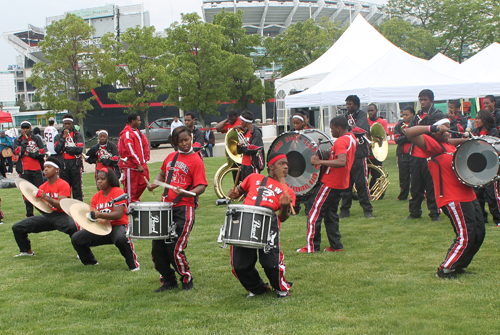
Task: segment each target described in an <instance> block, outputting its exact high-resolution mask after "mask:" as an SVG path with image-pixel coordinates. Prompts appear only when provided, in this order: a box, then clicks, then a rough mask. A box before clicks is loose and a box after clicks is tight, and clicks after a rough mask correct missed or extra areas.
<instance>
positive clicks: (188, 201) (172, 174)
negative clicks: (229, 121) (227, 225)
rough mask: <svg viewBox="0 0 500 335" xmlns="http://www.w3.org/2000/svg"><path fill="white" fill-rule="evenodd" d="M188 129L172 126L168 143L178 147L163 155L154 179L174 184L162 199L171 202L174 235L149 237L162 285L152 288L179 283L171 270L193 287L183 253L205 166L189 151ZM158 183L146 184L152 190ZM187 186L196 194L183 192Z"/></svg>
mask: <svg viewBox="0 0 500 335" xmlns="http://www.w3.org/2000/svg"><path fill="white" fill-rule="evenodd" d="M192 141H193V140H192V137H191V131H190V130H189V128H187V127H185V126H181V127H178V128H175V130H174V132H173V134H172V145H173V146H175V147H178V148H179V150H178V151H175V152H172V153H171V154H170V155H168V156H167V158H165V161H163V165H162V167H161V171H160V173H159V174H158V175H157V176H156V180H158V181H161V182H165V183H167V184H170V185H171V186H174V189H169V188H165V191H164V192H163V196H162V201H163V202H171V203H172V204H173V205H172V207H173V209H172V212H173V213H172V214H173V221H174V224H175V232H176V233H177V236H178V237H177V238H175V239H173V241H171V242H167V241H165V240H153V246H152V251H151V255H152V256H153V263H154V266H155V269H156V271H158V272H159V273H160V274H161V276H160V282H161V283H162V285H161V286H160V287H159V288H158V289H157V290H156V292H162V291H165V290H172V289H174V288H177V287H179V285H178V284H177V279H176V277H175V272H176V271H177V273H178V274H179V275H180V276H181V283H182V289H183V290H190V289H192V288H193V275H192V274H191V271H190V270H189V265H188V261H187V259H186V255H185V253H184V249H186V247H187V242H188V237H189V234H190V233H191V229H192V228H193V225H194V209H195V208H196V207H197V201H196V198H197V196H199V195H200V194H202V193H203V192H205V188H206V187H207V185H208V184H207V178H206V175H205V166H204V165H203V160H202V159H201V157H200V155H198V154H197V153H195V152H194V151H193V147H192V145H191V143H192ZM156 187H158V185H156V184H153V185H148V190H150V191H152V190H153V189H155V188H156ZM184 190H188V191H190V192H193V193H195V194H196V196H195V197H193V196H192V195H190V194H187V193H185V192H184Z"/></svg>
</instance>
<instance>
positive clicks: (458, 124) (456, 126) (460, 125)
mask: <svg viewBox="0 0 500 335" xmlns="http://www.w3.org/2000/svg"><path fill="white" fill-rule="evenodd" d="M449 119H450V130H454V131H459V132H461V133H463V132H464V131H465V129H466V128H467V122H468V120H467V117H465V116H464V115H463V114H462V113H460V112H458V115H456V116H454V117H449ZM450 137H452V138H461V137H462V135H460V134H454V133H450Z"/></svg>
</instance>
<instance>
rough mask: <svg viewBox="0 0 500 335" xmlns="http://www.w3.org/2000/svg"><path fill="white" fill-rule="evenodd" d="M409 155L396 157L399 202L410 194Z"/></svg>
mask: <svg viewBox="0 0 500 335" xmlns="http://www.w3.org/2000/svg"><path fill="white" fill-rule="evenodd" d="M410 161H411V156H410V154H408V153H406V154H402V155H398V169H399V195H398V199H399V200H406V199H408V194H409V193H410V176H411V174H410Z"/></svg>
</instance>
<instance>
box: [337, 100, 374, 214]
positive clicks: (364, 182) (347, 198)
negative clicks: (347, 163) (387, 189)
mask: <svg viewBox="0 0 500 335" xmlns="http://www.w3.org/2000/svg"><path fill="white" fill-rule="evenodd" d="M345 103H346V107H347V114H345V115H344V116H345V117H346V119H347V123H348V125H349V129H348V130H349V132H351V133H353V134H354V135H356V138H357V139H358V142H359V145H358V146H357V147H356V153H355V155H354V163H353V164H352V168H351V174H350V182H349V188H348V189H347V190H345V191H344V193H342V205H341V206H340V214H339V218H346V217H348V216H350V215H351V212H350V210H351V205H352V187H353V185H354V184H356V191H357V192H358V198H359V204H360V205H361V207H362V208H363V212H364V214H365V217H366V218H368V219H374V218H375V216H373V206H372V204H371V203H370V190H369V189H368V167H367V164H366V157H368V156H370V151H371V150H370V147H369V145H368V142H367V141H366V140H365V139H364V138H363V136H366V137H367V138H369V137H370V124H369V123H368V116H367V114H366V112H364V111H362V110H361V109H359V106H360V101H359V98H358V96H357V95H350V96H348V97H347V98H346V99H345Z"/></svg>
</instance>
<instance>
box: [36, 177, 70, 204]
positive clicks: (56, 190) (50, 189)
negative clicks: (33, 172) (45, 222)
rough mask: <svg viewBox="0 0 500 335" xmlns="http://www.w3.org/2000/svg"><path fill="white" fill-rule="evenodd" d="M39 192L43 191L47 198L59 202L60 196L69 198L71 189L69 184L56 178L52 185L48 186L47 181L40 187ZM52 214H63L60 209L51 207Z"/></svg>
mask: <svg viewBox="0 0 500 335" xmlns="http://www.w3.org/2000/svg"><path fill="white" fill-rule="evenodd" d="M40 190H42V191H44V192H45V194H47V195H48V196H49V197H51V198H52V199H54V200H59V197H60V196H63V197H66V198H71V187H70V186H69V184H68V183H67V182H66V181H64V180H62V179H61V178H57V180H56V182H55V183H54V184H53V185H50V184H49V182H48V181H46V182H45V183H43V184H42V185H40ZM50 207H51V208H52V211H53V212H63V210H62V209H57V208H55V207H52V206H50Z"/></svg>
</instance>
